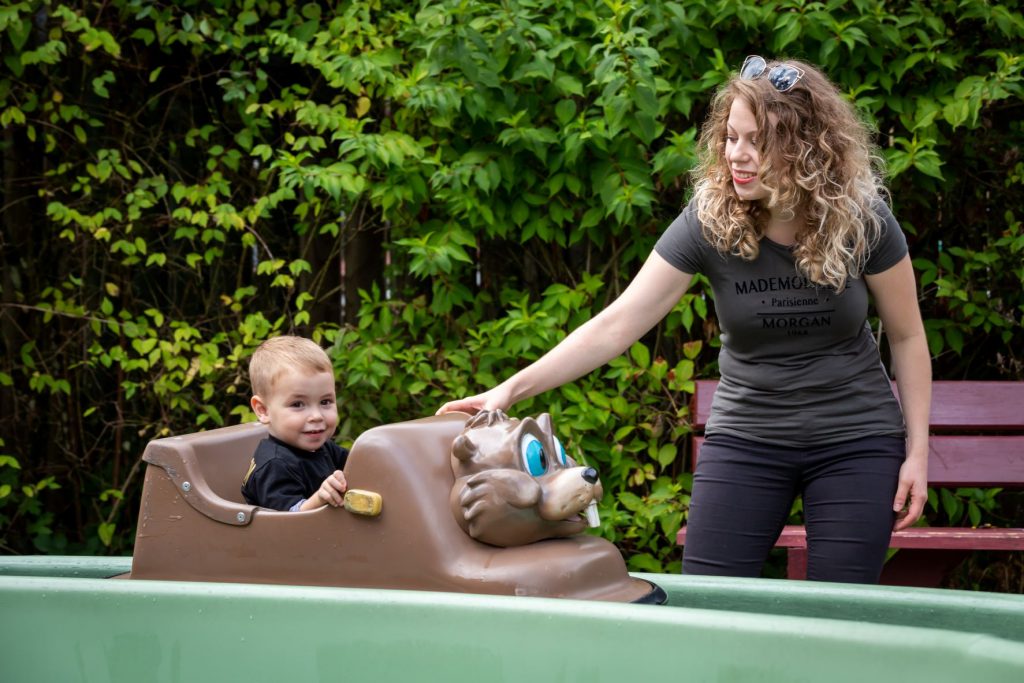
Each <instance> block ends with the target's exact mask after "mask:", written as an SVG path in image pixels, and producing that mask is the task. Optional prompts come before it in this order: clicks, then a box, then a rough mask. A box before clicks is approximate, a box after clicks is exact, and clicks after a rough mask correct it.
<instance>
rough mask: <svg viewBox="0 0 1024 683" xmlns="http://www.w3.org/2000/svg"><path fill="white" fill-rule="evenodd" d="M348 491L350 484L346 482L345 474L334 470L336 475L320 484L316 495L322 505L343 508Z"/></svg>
mask: <svg viewBox="0 0 1024 683" xmlns="http://www.w3.org/2000/svg"><path fill="white" fill-rule="evenodd" d="M347 490H348V482H347V481H345V474H344V473H343V472H342V471H341V470H334V473H333V474H332V475H331V476H329V477H327V478H326V479H324V483H322V484H320V488H319V489H317V492H316V495H317V498H319V499H320V501H321V502H322V503H326V504H327V505H330V506H331V507H341V506H342V505H344V504H345V491H347Z"/></svg>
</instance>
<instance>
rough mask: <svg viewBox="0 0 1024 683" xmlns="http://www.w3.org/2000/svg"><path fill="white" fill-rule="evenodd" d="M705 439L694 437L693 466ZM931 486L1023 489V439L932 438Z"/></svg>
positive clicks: (930, 445)
mask: <svg viewBox="0 0 1024 683" xmlns="http://www.w3.org/2000/svg"><path fill="white" fill-rule="evenodd" d="M703 443H704V437H701V436H695V437H693V449H694V450H693V465H694V466H696V464H697V456H698V454H699V453H700V446H701V444H703ZM928 485H929V486H945V487H958V486H979V487H987V486H1002V487H1005V488H1015V489H1017V488H1024V439H1021V438H1020V437H1018V436H932V437H931V438H929V439H928Z"/></svg>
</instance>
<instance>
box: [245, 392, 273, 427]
mask: <svg viewBox="0 0 1024 683" xmlns="http://www.w3.org/2000/svg"><path fill="white" fill-rule="evenodd" d="M249 405H250V406H252V412H254V413H256V417H258V418H259V420H260V424H268V423H269V422H270V411H269V410H267V404H266V403H264V402H263V399H262V398H260V397H259V396H253V397H252V398H251V399H249Z"/></svg>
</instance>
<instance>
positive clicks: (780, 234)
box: [764, 209, 804, 246]
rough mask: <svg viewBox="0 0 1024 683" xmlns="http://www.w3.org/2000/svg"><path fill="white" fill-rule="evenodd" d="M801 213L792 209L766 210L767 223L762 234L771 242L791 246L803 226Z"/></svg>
mask: <svg viewBox="0 0 1024 683" xmlns="http://www.w3.org/2000/svg"><path fill="white" fill-rule="evenodd" d="M803 224H804V221H803V215H802V214H801V213H795V214H794V213H793V212H792V211H781V210H774V209H769V210H768V223H767V224H766V225H765V228H764V236H765V237H767V238H768V239H770V240H771V241H772V242H776V243H778V244H783V245H785V246H792V245H794V244H796V237H797V235H798V234H800V229H801V228H802V227H803Z"/></svg>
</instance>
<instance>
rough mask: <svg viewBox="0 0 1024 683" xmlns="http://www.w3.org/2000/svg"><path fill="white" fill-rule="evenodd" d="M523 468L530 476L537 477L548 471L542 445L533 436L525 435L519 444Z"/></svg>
mask: <svg viewBox="0 0 1024 683" xmlns="http://www.w3.org/2000/svg"><path fill="white" fill-rule="evenodd" d="M520 451H521V454H522V457H523V467H524V468H525V469H526V471H527V472H529V473H530V476H533V477H539V476H540V475H542V474H544V473H545V472H547V471H548V456H547V453H545V452H544V444H542V443H541V442H540V439H538V438H537V437H535V436H534V435H533V434H526V435H524V436H523V440H522V442H520Z"/></svg>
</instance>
